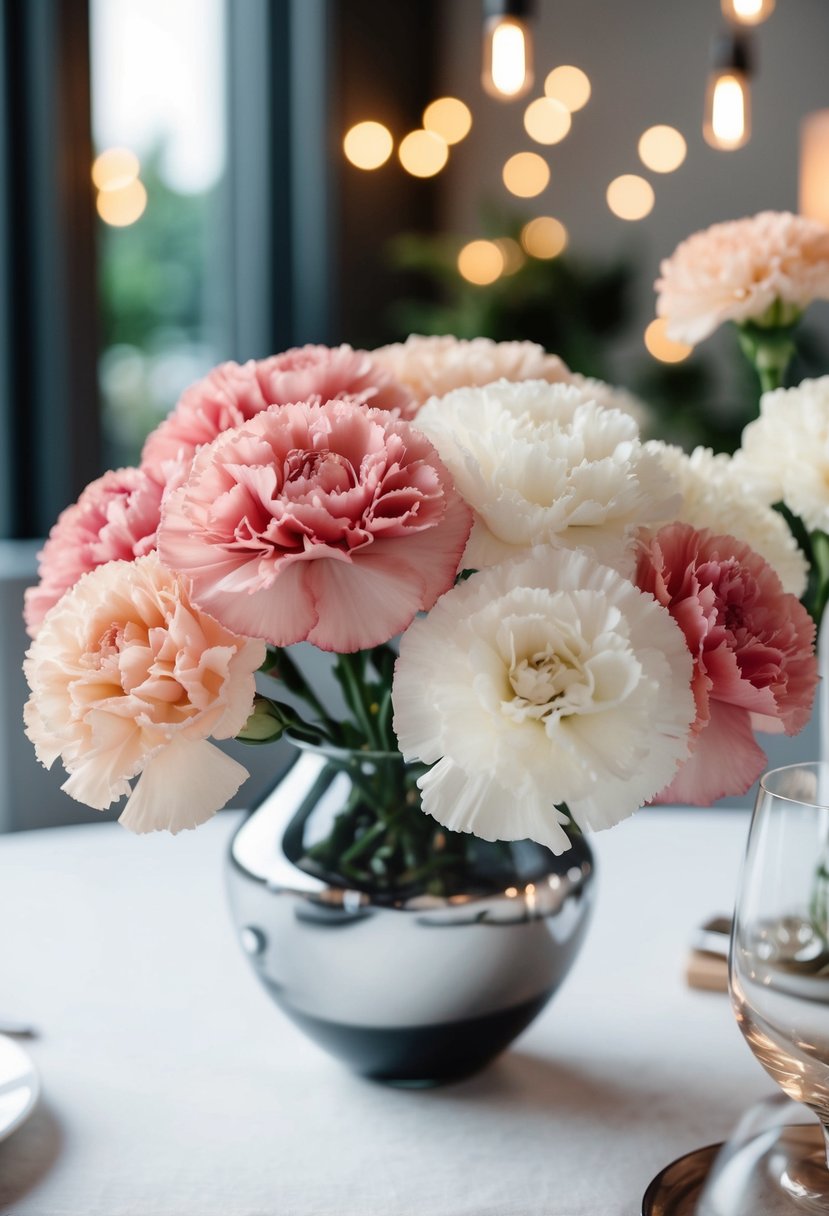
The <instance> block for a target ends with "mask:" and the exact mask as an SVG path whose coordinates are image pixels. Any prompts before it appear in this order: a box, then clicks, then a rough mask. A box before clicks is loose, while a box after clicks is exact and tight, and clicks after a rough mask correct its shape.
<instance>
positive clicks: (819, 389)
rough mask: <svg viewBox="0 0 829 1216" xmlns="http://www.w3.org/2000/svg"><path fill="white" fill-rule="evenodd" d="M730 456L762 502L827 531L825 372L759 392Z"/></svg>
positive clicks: (828, 399) (828, 401)
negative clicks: (780, 505)
mask: <svg viewBox="0 0 829 1216" xmlns="http://www.w3.org/2000/svg"><path fill="white" fill-rule="evenodd" d="M734 459H735V464H737V466H738V468H739V471H740V473H741V475H743V476H744V477H746V478H747V479H748V480H749V481H750V483H751V484H752V486H753V487H754V488H755V490H756V491H757V493H758V494H760V495H762V496H763V498H764V499H765V500H766V502H769V503H771V502H784V503H785V504H786V506H787V507H788V508H789V510H790V511H792V512H793V513H794V514H795V515H799V516H800V518H801V519H802V520H803V522H804V523H805V524H806V527H807V528H808V529H809V531H810V532H813V531H815V530H816V529H820V530H821V531H823V532H829V376H821V377H820V379H818V380H804V381H803V382H802V383H801V384H799V385H798V386H797V388H789V389H782V388H781V389H777V390H775V391H774V392H772V393H764V394H763V396H762V398H761V400H760V417H759V418H757V419H755V421H754V422H750V423H749V424H748V426H747V427H746V428H745V430H744V431H743V443H742V448H741V450H740V451H739V452H738V453H737V455H736V456H735V458H734Z"/></svg>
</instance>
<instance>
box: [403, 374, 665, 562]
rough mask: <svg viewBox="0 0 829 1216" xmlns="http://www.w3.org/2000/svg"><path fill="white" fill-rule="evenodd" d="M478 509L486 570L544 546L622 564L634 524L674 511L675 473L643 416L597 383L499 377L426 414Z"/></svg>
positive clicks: (480, 555) (479, 558)
mask: <svg viewBox="0 0 829 1216" xmlns="http://www.w3.org/2000/svg"><path fill="white" fill-rule="evenodd" d="M417 425H418V428H420V429H422V430H423V431H424V432H425V434H426V435H428V436H429V438H430V439H431V440H432V442H433V443H434V445H435V447H436V448H437V450H438V452H439V454H440V456H441V458H442V459H443V460H444V462H445V463H446V465H447V466H448V468H449V470H450V472H451V473H452V476H453V477H454V479H455V483H456V485H457V487H458V489H459V490H460V492H461V494H462V495H463V497H464V498H465V499H466V501H467V502H468V503H469V505H470V506H471V507H472V509H473V510H474V512H475V525H474V528H473V530H472V535H471V537H470V541H469V545H468V547H467V551H466V554H465V556H464V563H465V565H466V566H467V567H470V568H473V569H481V568H482V567H484V566H490V565H493V564H494V563H496V562H499V561H503V560H504V559H505V558H509V557H514V556H516V555H518V554H520V553H521V552H524V551H526V550H527V549H530V548H532V547H533V546H535V545H539V544H556V545H563V546H565V547H568V548H574V547H577V546H581V545H585V546H588V547H589V548H591V549H593V550H594V551H596V552H597V553H598V554H599V555H600V556H602V557H606V558H607V560H608V561H612V562H615V560H616V556H615V555H616V554H617V552H618V551H619V550H620V549H621V547H622V546H623V543H624V540H625V538H626V537H627V536H628V535H629V533H630V531H631V529H633V528H635V527H636V526H638V525H639V524H642V523H646V522H651V521H653V522H662V521H664V520H666V519H670V518H671V516H672V513H673V508H674V507H676V506H677V505H678V503H679V499H678V498H677V497H676V495H675V486H674V484H673V482H672V480H671V477H670V475H669V474H668V473H667V472H666V471H665V469H664V468H663V467H662V465H661V463H660V461H659V459H658V457H657V456H656V455H654V454H653V453H651V452H649V451H647V450H646V448H644V447H643V445H642V444H641V443H640V441H639V432H638V428H637V426H636V423H635V421H634V420H633V418H631V417H630V415H628V414H624V413H622V412H620V411H619V410H612V409H604V408H602V406H600V405H599V404H598V403H597V402H596V400H595V399H594V397H593V395H592V391H591V389H590V388H589V387H588V386H587V385H582V386H580V387H578V386H575V385H564V384H555V385H549V384H546V383H544V382H543V381H539V380H533V381H527V382H525V383H522V384H511V383H509V382H507V381H506V380H499V381H497V382H496V383H495V384H490V385H487V386H486V387H484V388H467V389H457V390H456V391H455V392H453V393H449V394H448V395H447V396H446V397H443V398H442V399H440V400H437V399H432V400H431V401H429V402H428V403H427V404H426V405H425V406H424V407H423V409H422V410H421V411H420V414H419V415H418V418H417Z"/></svg>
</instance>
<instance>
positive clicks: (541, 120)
mask: <svg viewBox="0 0 829 1216" xmlns="http://www.w3.org/2000/svg"><path fill="white" fill-rule="evenodd" d="M572 122H573V120H572V118H571V117H570V111H569V110H568V109H567V107H566V106H565V105H563V104H562V102H560V101H556V99H555V98H554V97H536V99H535V101H531V102H530V104H529V105H528V106H527V108H526V110H525V111H524V129H525V130H526V132H527V134H528V135H529V136H530V138H531V139H534V140H535V141H536V143H539V144H557V143H560V141H561V140H562V139H564V137H565V135H566V134H567V133H568V131H569V130H570V127H571V125H572Z"/></svg>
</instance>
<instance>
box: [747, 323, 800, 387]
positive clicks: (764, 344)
mask: <svg viewBox="0 0 829 1216" xmlns="http://www.w3.org/2000/svg"><path fill="white" fill-rule="evenodd" d="M792 329H793V326H792V325H780V326H769V327H765V326H760V325H752V324H751V323H750V322H749V323H747V324H745V325H739V326H738V327H737V334H738V337H739V340H740V349H741V350H742V352H743V354H744V355H745V357H746V358H747V359H748V361H749V363H750V364H751V366H752V367H753V368H754V370H755V371H756V373H757V375H758V377H759V380H760V387H761V389H762V391H763V392H764V393H770V392H773V391H774V390H775V389H778V388H781V387H782V386H783V382H784V380H785V378H786V371H787V370H788V366H789V364H790V363H791V361H792V357H793V356H794V355H795V354H796V348H795V344H794V342H793V341H792Z"/></svg>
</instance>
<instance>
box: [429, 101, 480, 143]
mask: <svg viewBox="0 0 829 1216" xmlns="http://www.w3.org/2000/svg"><path fill="white" fill-rule="evenodd" d="M423 126H424V127H425V128H426V130H427V131H434V132H435V134H436V135H439V136H440V137H441V139H443V140H445V141H446V143H447V144H457V143H460V141H461V140H462V139H465V138H466V136H467V135H468V134H469V132H470V130H471V129H472V112H471V110H470V109H469V106H468V105H465V104H464V102H462V101H461V100H460V99H459V98H457V97H439V98H438V99H437V101H433V102H432V104H431V105H428V106H427V107H426V109H425V110H424V111H423Z"/></svg>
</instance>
